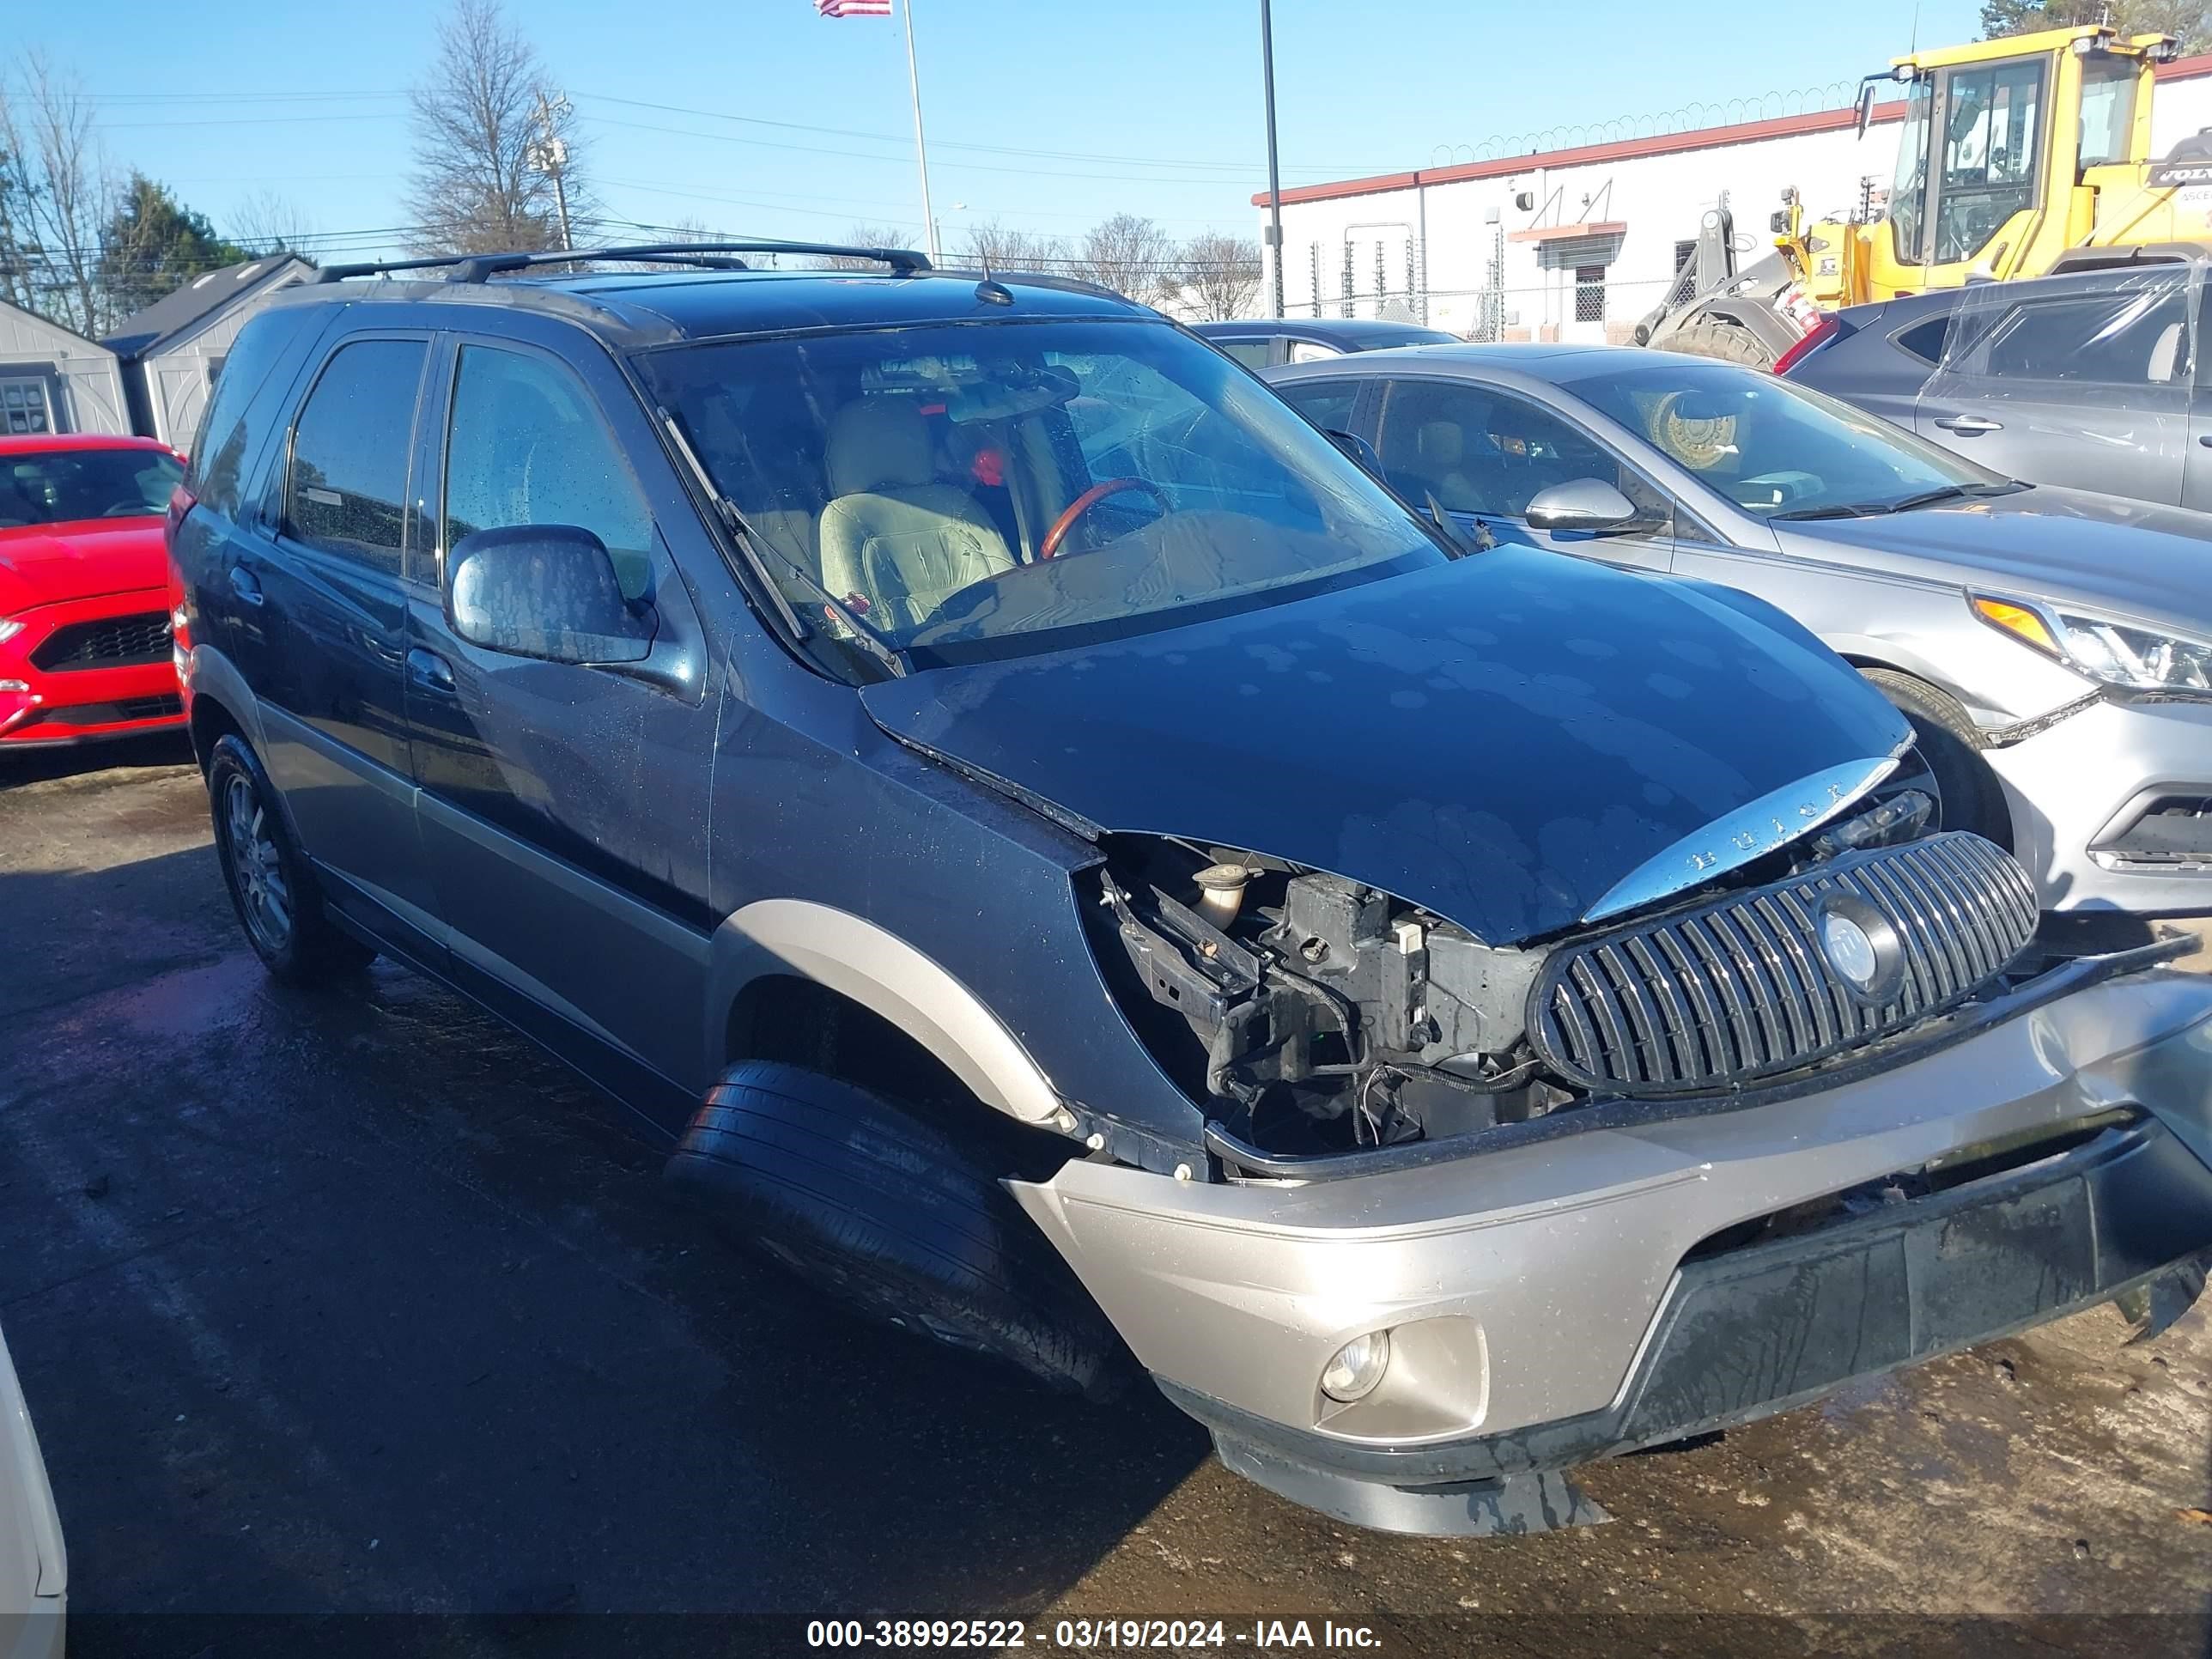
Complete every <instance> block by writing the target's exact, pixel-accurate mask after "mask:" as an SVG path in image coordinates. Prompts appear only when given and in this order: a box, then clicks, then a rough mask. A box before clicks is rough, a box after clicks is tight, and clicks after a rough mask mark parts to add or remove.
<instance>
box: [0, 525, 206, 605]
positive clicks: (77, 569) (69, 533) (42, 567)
mask: <svg viewBox="0 0 2212 1659" xmlns="http://www.w3.org/2000/svg"><path fill="white" fill-rule="evenodd" d="M167 582H168V554H167V551H166V550H165V549H164V548H163V546H162V543H161V520H160V519H158V518H151V519H138V518H132V519H92V520H86V521H84V522H82V523H79V524H41V525H26V526H19V527H18V528H15V529H13V530H0V615H8V614H10V613H12V612H15V611H27V610H29V609H30V608H31V607H32V606H33V605H52V604H53V603H54V602H55V601H57V600H59V599H98V598H100V596H101V595H102V594H106V593H131V592H137V591H138V590H139V589H141V588H149V587H162V586H167Z"/></svg>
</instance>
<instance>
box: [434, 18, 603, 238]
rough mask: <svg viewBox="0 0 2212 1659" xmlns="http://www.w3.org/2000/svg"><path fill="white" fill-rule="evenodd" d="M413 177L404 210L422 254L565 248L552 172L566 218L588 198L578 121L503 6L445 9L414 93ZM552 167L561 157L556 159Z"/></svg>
mask: <svg viewBox="0 0 2212 1659" xmlns="http://www.w3.org/2000/svg"><path fill="white" fill-rule="evenodd" d="M412 101H413V104H414V123H415V169H414V173H413V176H412V178H411V179H410V195H409V199H408V209H409V212H410V216H411V217H412V218H413V220H414V223H415V229H414V232H413V234H412V240H413V242H414V245H415V246H416V247H417V248H418V249H420V250H422V251H423V252H440V253H445V252H457V253H483V252H498V251H501V250H504V249H508V248H514V249H520V250H522V251H525V252H535V251H538V250H543V249H545V248H552V247H558V246H561V224H560V215H561V204H560V201H559V199H558V196H557V193H556V189H555V173H554V171H552V170H550V167H557V169H558V172H559V174H560V178H561V181H562V184H563V185H565V187H566V189H567V191H568V211H569V212H570V213H571V214H572V215H574V216H577V217H582V216H585V213H586V206H587V203H586V196H587V191H586V186H585V179H584V177H583V167H582V165H581V163H582V161H583V155H582V150H583V146H582V143H581V142H580V137H579V135H578V133H577V131H576V130H575V129H576V118H575V116H574V113H573V112H571V111H569V110H568V108H567V106H566V105H565V102H564V101H563V100H558V99H556V98H554V97H553V96H552V95H551V94H550V92H549V90H548V88H547V80H546V75H545V70H544V65H543V64H540V62H539V61H538V53H537V51H536V49H535V48H533V47H532V46H531V44H530V43H529V41H527V40H525V39H524V38H523V37H522V34H521V33H520V31H519V30H517V29H516V28H514V27H513V26H512V25H510V24H509V23H508V22H507V15H506V14H505V13H504V12H503V11H501V9H500V5H499V0H453V10H451V11H450V12H448V13H447V15H446V19H445V21H443V22H441V24H439V26H438V52H437V59H436V62H435V64H434V66H433V67H432V69H431V70H430V73H429V74H428V76H426V77H425V78H424V79H423V80H422V81H421V82H418V83H416V87H415V89H414V92H413V94H412ZM552 158H557V161H556V160H553V159H552Z"/></svg>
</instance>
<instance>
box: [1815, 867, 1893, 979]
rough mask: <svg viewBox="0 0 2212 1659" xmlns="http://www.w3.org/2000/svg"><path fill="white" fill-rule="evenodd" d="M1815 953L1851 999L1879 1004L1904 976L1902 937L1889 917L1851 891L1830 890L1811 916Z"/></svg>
mask: <svg viewBox="0 0 2212 1659" xmlns="http://www.w3.org/2000/svg"><path fill="white" fill-rule="evenodd" d="M1814 928H1815V931H1816V933H1817V934H1818V937H1819V939H1820V955H1821V956H1822V957H1824V958H1826V962H1827V964H1828V969H1829V971H1830V972H1832V974H1834V975H1835V976H1836V977H1837V979H1838V980H1839V981H1842V983H1843V987H1844V990H1846V991H1848V992H1849V993H1850V994H1851V996H1852V997H1853V998H1855V999H1856V1000H1858V1001H1860V1002H1863V1003H1865V1004H1868V1005H1869V1006H1875V1007H1879V1006H1881V1005H1882V1004H1884V1003H1887V1002H1892V1001H1894V1000H1896V996H1897V988H1898V987H1899V985H1901V984H1903V983H1904V981H1905V942H1904V940H1902V939H1899V937H1898V936H1897V929H1896V928H1895V927H1893V926H1891V925H1890V921H1889V918H1888V917H1887V916H1886V915H1883V914H1882V913H1881V911H1880V910H1879V909H1877V908H1875V906H1873V905H1871V904H1869V903H1868V902H1866V900H1864V899H1863V898H1860V897H1859V896H1857V894H1854V893H1843V892H1832V893H1830V894H1828V895H1827V896H1826V897H1824V898H1823V899H1822V900H1821V902H1820V908H1819V910H1818V912H1817V913H1816V914H1815V915H1814Z"/></svg>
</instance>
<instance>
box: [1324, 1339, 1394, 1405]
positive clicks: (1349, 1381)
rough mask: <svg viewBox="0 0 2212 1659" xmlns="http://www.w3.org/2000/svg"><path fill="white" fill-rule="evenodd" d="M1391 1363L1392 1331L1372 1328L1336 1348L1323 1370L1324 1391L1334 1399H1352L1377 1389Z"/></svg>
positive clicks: (1360, 1398) (1363, 1396)
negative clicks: (1334, 1354) (1333, 1356)
mask: <svg viewBox="0 0 2212 1659" xmlns="http://www.w3.org/2000/svg"><path fill="white" fill-rule="evenodd" d="M1389 1365H1390V1334H1389V1332H1388V1331H1370V1332H1368V1334H1366V1335H1364V1336H1355V1337H1353V1338H1352V1340H1351V1341H1349V1342H1347V1343H1346V1344H1345V1345H1344V1346H1342V1347H1340V1348H1339V1349H1338V1350H1337V1351H1336V1358H1334V1359H1332V1360H1330V1361H1329V1362H1328V1365H1327V1366H1326V1367H1325V1368H1324V1369H1323V1370H1322V1374H1321V1391H1322V1393H1323V1394H1325V1395H1328V1397H1329V1398H1330V1399H1331V1400H1341V1401H1346V1403H1349V1402H1350V1401H1354V1400H1364V1399H1365V1398H1366V1397H1367V1396H1368V1395H1370V1394H1372V1393H1374V1392H1375V1385H1376V1383H1380V1382H1381V1381H1382V1380H1383V1372H1384V1371H1385V1370H1389Z"/></svg>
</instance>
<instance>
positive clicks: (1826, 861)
mask: <svg viewBox="0 0 2212 1659" xmlns="http://www.w3.org/2000/svg"><path fill="white" fill-rule="evenodd" d="M1935 810H1936V809H1935V802H1934V799H1933V798H1932V795H1931V793H1930V792H1929V788H1928V787H1926V779H1925V776H1924V775H1923V774H1922V773H1920V772H1919V771H1918V770H1917V769H1908V770H1906V771H1905V772H1902V773H1897V774H1893V775H1892V776H1891V778H1890V780H1889V781H1887V785H1886V787H1882V788H1880V789H1878V790H1876V791H1875V792H1874V793H1870V794H1869V795H1867V796H1865V797H1863V799H1859V800H1857V801H1855V802H1852V803H1850V805H1849V808H1848V815H1847V816H1844V817H1840V818H1838V819H1837V820H1835V821H1833V822H1832V823H1829V824H1827V825H1826V826H1824V827H1822V828H1821V829H1819V830H1817V831H1816V832H1814V833H1813V834H1810V835H1804V836H1799V837H1798V838H1796V840H1795V841H1792V842H1789V843H1788V844H1786V845H1784V846H1783V847H1781V848H1777V849H1775V850H1773V851H1772V852H1770V853H1768V854H1765V855H1764V856H1762V857H1760V858H1759V859H1758V860H1753V862H1751V863H1748V864H1746V865H1744V866H1741V867H1739V868H1738V869H1736V870H1735V871H1732V872H1729V876H1728V878H1727V879H1726V881H1725V882H1723V883H1717V884H1715V883H1708V884H1704V885H1702V886H1700V887H1699V888H1697V889H1695V890H1692V891H1689V892H1685V893H1677V894H1675V895H1673V896H1670V897H1668V898H1667V899H1665V900H1662V901H1661V902H1657V903H1655V904H1653V905H1651V906H1650V907H1647V908H1645V909H1644V910H1642V911H1640V912H1639V913H1638V914H1636V915H1634V916H1632V917H1631V918H1628V919H1617V920H1614V921H1609V922H1607V923H1604V924H1600V925H1596V926H1592V927H1583V928H1580V929H1567V930H1563V931H1561V932H1559V933H1555V934H1553V936H1551V937H1550V938H1548V939H1540V940H1532V941H1527V942H1523V943H1519V944H1516V945H1504V946H1501V945H1491V944H1487V943H1486V942H1485V941H1484V940H1482V939H1479V938H1477V937H1476V936H1475V935H1474V933H1471V932H1470V931H1468V929H1467V928H1466V927H1462V926H1461V925H1459V924H1458V923H1457V922H1455V921H1453V920H1451V919H1450V918H1449V917H1446V916H1443V915H1437V914H1436V913H1434V912H1433V911H1431V910H1428V909H1425V908H1422V907H1420V906H1419V905H1415V904H1411V903H1407V902H1404V901H1402V900H1400V899H1398V898H1395V897H1394V896H1391V895H1389V894H1388V893H1384V892H1382V891H1380V890H1376V889H1375V888H1373V887H1371V886H1369V885H1366V884H1363V883H1361V882H1358V881H1356V880H1353V879H1352V878H1348V877H1345V876H1340V875H1336V874H1334V873H1330V872H1324V871H1318V870H1314V869H1310V868H1307V867H1304V866H1298V865H1295V864H1291V863H1287V862H1285V861H1284V860H1278V859H1274V858H1272V857H1269V856H1268V855H1267V854H1264V853H1258V852H1254V851H1250V850H1248V849H1243V848H1223V847H1218V846H1208V845H1203V844H1200V843H1195V842H1183V841H1180V840H1177V839H1175V838H1172V837H1164V836H1109V837H1107V838H1106V840H1105V848H1106V857H1105V859H1104V860H1103V863H1102V864H1101V865H1100V866H1098V867H1097V869H1095V870H1094V871H1093V872H1089V873H1088V874H1087V876H1086V878H1085V879H1087V880H1091V881H1094V882H1095V883H1096V891H1095V894H1094V895H1092V898H1093V902H1092V903H1091V906H1089V907H1088V908H1089V909H1090V912H1091V918H1092V927H1093V929H1094V945H1095V946H1096V948H1097V951H1098V954H1099V957H1100V959H1101V961H1102V963H1103V964H1104V965H1105V967H1106V969H1107V971H1108V975H1109V979H1110V980H1112V981H1115V985H1116V988H1117V991H1118V993H1119V995H1120V1000H1121V1003H1122V1005H1123V1006H1124V1008H1125V1010H1127V1011H1128V1012H1130V1013H1131V1016H1132V1023H1133V1024H1134V1025H1135V1026H1136V1028H1137V1029H1138V1030H1139V1035H1140V1036H1142V1037H1143V1039H1144V1040H1145V1042H1146V1044H1147V1046H1148V1047H1149V1048H1151V1050H1152V1054H1153V1055H1154V1057H1155V1058H1156V1059H1157V1060H1158V1061H1159V1063H1160V1064H1161V1065H1162V1066H1163V1067H1164V1069H1165V1070H1167V1072H1168V1073H1170V1076H1171V1077H1173V1078H1174V1079H1176V1082H1177V1083H1178V1084H1179V1085H1181V1086H1182V1088H1183V1089H1184V1090H1185V1091H1187V1092H1188V1093H1189V1094H1190V1095H1191V1097H1193V1098H1194V1100H1196V1101H1198V1102H1200V1103H1201V1105H1202V1106H1203V1108H1204V1109H1205V1110H1206V1115H1207V1117H1208V1119H1209V1121H1210V1122H1211V1124H1212V1135H1211V1137H1210V1138H1211V1139H1212V1143H1213V1145H1214V1146H1215V1147H1216V1150H1217V1151H1219V1152H1224V1153H1225V1159H1226V1161H1227V1162H1228V1163H1230V1164H1232V1165H1234V1164H1239V1163H1240V1162H1243V1159H1242V1158H1240V1153H1246V1152H1249V1153H1255V1154H1259V1155H1261V1156H1260V1157H1258V1158H1252V1159H1251V1160H1250V1162H1249V1164H1247V1167H1248V1168H1250V1169H1253V1170H1255V1172H1265V1171H1266V1170H1267V1168H1268V1167H1269V1166H1270V1165H1271V1164H1273V1162H1274V1161H1275V1160H1279V1159H1282V1158H1295V1159H1304V1158H1327V1157H1328V1156H1329V1155H1332V1154H1342V1153H1347V1152H1359V1151H1363V1150H1370V1149H1381V1148H1389V1147H1393V1146H1402V1145H1406V1144H1408V1143H1413V1142H1420V1141H1435V1140H1439V1139H1453V1138H1457V1137H1463V1136H1468V1135H1472V1134H1477V1133H1481V1132H1484V1131H1487V1130H1492V1129H1496V1128H1498V1127H1501V1126H1506V1125H1515V1124H1527V1123H1530V1122H1532V1121H1536V1120H1540V1119H1544V1118H1547V1117H1549V1116H1550V1115H1553V1114H1556V1113H1560V1112H1564V1111H1568V1110H1571V1109H1577V1108H1582V1107H1587V1106H1589V1105H1591V1104H1593V1103H1601V1102H1608V1101H1610V1102H1618V1101H1622V1100H1644V1101H1665V1100H1667V1099H1669V1098H1674V1099H1688V1098H1691V1097H1701V1098H1710V1097H1713V1096H1715V1095H1727V1094H1729V1093H1732V1092H1739V1091H1746V1090H1750V1089H1754V1088H1758V1087H1759V1086H1762V1085H1770V1084H1772V1083H1775V1082H1777V1081H1779V1080H1786V1079H1790V1078H1791V1077H1793V1076H1796V1075H1800V1074H1803V1073H1809V1072H1811V1071H1813V1070H1814V1069H1816V1068H1819V1067H1820V1066H1824V1065H1827V1064H1831V1063H1834V1062H1837V1061H1839V1060H1848V1059H1850V1057H1852V1056H1854V1055H1856V1054H1859V1053H1861V1052H1862V1051H1863V1050H1865V1049H1866V1048H1869V1046H1870V1045H1874V1044H1880V1043H1887V1042H1893V1041H1895V1040H1897V1039H1899V1038H1900V1037H1908V1036H1910V1034H1911V1032H1912V1031H1913V1030H1916V1029H1917V1028H1919V1027H1921V1026H1922V1025H1923V1024H1925V1023H1926V1022H1929V1021H1930V1020H1931V1019H1933V1018H1935V1017H1936V1016H1938V1015H1941V1014H1943V1013H1946V1012H1949V1011H1951V1010H1953V1009H1954V1008H1956V1007H1958V1006H1960V1005H1961V1004H1962V1003H1965V1002H1966V1001H1968V1000H1970V999H1972V998H1975V997H1976V996H1977V995H1978V994H1984V993H1986V992H1988V991H1990V989H1992V988H1993V987H2002V986H2004V985H2006V984H2008V983H2009V981H2008V970H2009V969H2013V968H2014V966H2015V963H2016V962H2017V961H2018V960H2019V959H2020V958H2021V955H2022V952H2023V951H2024V950H2025V947H2027V945H2028V943H2029V940H2030V939H2031V938H2032V936H2033V933H2034V932H2035V928H2036V922H2037V910H2036V904H2035V899H2034V896H2033V891H2032V890H2031V889H2030V887H2029V884H2028V883H2027V878H2026V876H2025V875H2024V873H2023V872H2021V870H2020V868H2019V866H2017V865H2016V864H2015V863H2014V862H2013V860H2011V859H2010V858H2009V857H2008V855H2007V854H2004V853H2003V852H2002V850H2001V849H2000V848H1996V847H1994V846H1992V845H1991V844H1990V843H1989V842H1985V841H1983V840H1981V839H1980V838H1979V837H1978V836H1970V835H1965V834H1960V833H1948V834H1945V833H1940V832H1936V831H1934V830H1932V829H1931V827H1930V825H1931V822H1932V820H1933V818H1934V816H1935Z"/></svg>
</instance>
